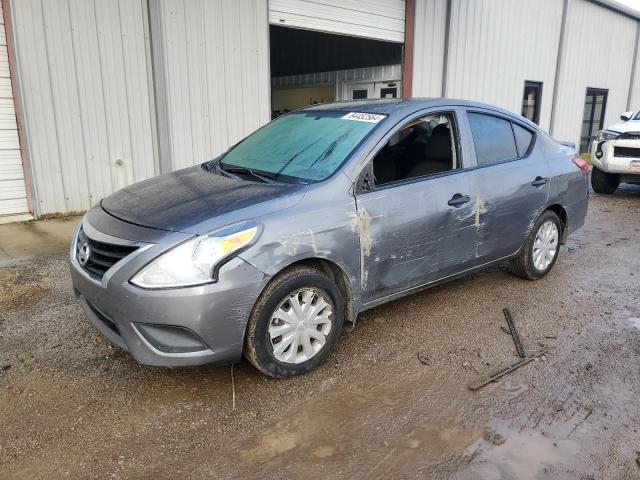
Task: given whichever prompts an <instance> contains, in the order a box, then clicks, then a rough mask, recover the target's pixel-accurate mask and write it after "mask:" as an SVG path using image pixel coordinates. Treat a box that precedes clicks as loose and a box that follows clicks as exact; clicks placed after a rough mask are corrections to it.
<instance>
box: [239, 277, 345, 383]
mask: <svg viewBox="0 0 640 480" xmlns="http://www.w3.org/2000/svg"><path fill="white" fill-rule="evenodd" d="M343 321H344V298H343V296H342V293H341V292H340V289H339V288H338V286H337V285H336V283H335V282H334V281H333V279H332V278H330V277H329V276H328V275H327V274H325V273H324V272H322V271H320V270H317V269H315V268H311V267H307V266H300V267H294V268H292V269H290V270H288V271H286V272H284V273H281V274H280V275H278V276H276V277H275V278H274V279H273V280H272V281H271V282H270V283H269V285H267V287H266V288H265V290H264V292H262V294H261V295H260V297H259V298H258V301H257V302H256V305H255V307H254V309H253V311H252V313H251V317H250V318H249V323H248V324H247V333H246V336H245V345H244V355H245V357H246V358H247V360H249V361H250V362H251V363H252V364H253V365H254V366H255V367H256V368H257V369H258V370H260V371H261V372H263V373H265V374H266V375H269V376H271V377H277V378H284V377H291V376H294V375H300V374H302V373H306V372H308V371H309V370H311V369H313V368H315V367H317V366H318V365H319V364H320V363H322V362H323V361H324V360H325V359H326V358H327V357H328V356H329V354H330V353H331V350H332V349H333V347H334V345H335V344H336V342H337V341H338V337H339V336H340V333H341V331H342V324H343Z"/></svg>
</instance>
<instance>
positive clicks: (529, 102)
mask: <svg viewBox="0 0 640 480" xmlns="http://www.w3.org/2000/svg"><path fill="white" fill-rule="evenodd" d="M541 101H542V82H530V81H526V82H524V97H523V98H522V116H523V117H525V118H528V119H529V120H531V121H532V122H533V123H539V122H540V102H541Z"/></svg>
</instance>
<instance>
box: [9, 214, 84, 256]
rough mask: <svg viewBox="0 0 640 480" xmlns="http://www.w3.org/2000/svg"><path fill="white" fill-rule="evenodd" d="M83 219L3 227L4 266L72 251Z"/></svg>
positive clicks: (41, 221) (24, 223) (30, 222)
mask: <svg viewBox="0 0 640 480" xmlns="http://www.w3.org/2000/svg"><path fill="white" fill-rule="evenodd" d="M79 221H80V217H79V216H73V217H64V218H55V219H48V220H38V221H28V222H21V223H9V224H4V225H0V267H7V266H12V265H16V264H17V263H20V262H22V261H24V260H28V259H30V258H33V257H35V256H40V255H48V254H52V253H59V252H60V251H62V250H65V249H67V248H69V245H70V243H71V238H72V237H73V233H74V232H75V229H76V227H77V225H78V222H79Z"/></svg>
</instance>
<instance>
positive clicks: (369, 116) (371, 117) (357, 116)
mask: <svg viewBox="0 0 640 480" xmlns="http://www.w3.org/2000/svg"><path fill="white" fill-rule="evenodd" d="M342 119H343V120H356V121H358V122H371V123H378V122H379V121H380V120H382V119H384V115H378V114H377V113H361V112H349V113H347V114H346V115H345V116H344V117H342Z"/></svg>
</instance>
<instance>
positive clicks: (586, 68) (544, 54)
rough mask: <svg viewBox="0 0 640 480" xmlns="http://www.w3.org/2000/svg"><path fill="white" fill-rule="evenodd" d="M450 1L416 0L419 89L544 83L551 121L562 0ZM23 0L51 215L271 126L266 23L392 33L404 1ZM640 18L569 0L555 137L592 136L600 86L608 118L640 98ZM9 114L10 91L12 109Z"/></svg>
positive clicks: (31, 112)
mask: <svg viewBox="0 0 640 480" xmlns="http://www.w3.org/2000/svg"><path fill="white" fill-rule="evenodd" d="M447 3H448V0H416V19H415V45H414V73H413V95H414V96H437V95H440V94H441V93H442V90H443V83H444V90H445V93H446V95H447V96H451V97H463V98H470V99H478V100H483V101H487V102H490V103H495V104H498V105H501V106H504V107H506V108H508V109H510V110H513V111H516V112H519V111H520V109H521V102H522V94H523V88H524V81H525V80H534V81H542V82H543V94H542V109H541V124H542V126H543V127H545V128H549V125H550V123H551V122H550V120H551V119H550V115H551V110H552V109H551V101H552V98H553V92H554V87H555V86H554V80H555V64H556V61H557V58H558V46H559V44H560V42H559V37H560V31H561V28H560V24H561V18H562V5H563V3H564V2H563V1H562V0H540V1H533V0H520V1H518V2H513V1H511V0H477V1H474V2H468V1H464V0H450V5H451V8H450V24H449V26H450V28H449V30H447V21H446V20H447ZM10 5H11V16H12V20H13V26H14V36H15V38H14V40H15V42H14V43H15V45H16V46H15V48H16V56H17V66H18V68H17V72H16V73H17V76H18V84H19V86H20V93H21V95H20V101H21V108H22V114H23V117H24V122H23V123H24V133H25V137H26V141H27V145H28V154H29V157H30V161H31V167H32V171H33V179H32V184H33V187H34V196H35V198H34V200H35V202H34V206H35V208H36V213H37V214H40V215H41V214H46V213H56V212H70V211H80V210H85V209H87V208H88V207H89V206H90V205H91V204H93V203H94V202H95V201H97V200H98V199H99V198H101V197H103V196H105V195H108V194H109V193H111V192H112V191H114V190H116V189H118V188H120V187H122V186H124V185H127V184H129V183H131V182H134V181H138V180H141V179H144V178H147V177H149V176H152V175H154V174H155V173H158V172H160V171H169V170H173V169H176V168H180V167H184V166H188V165H193V164H196V163H199V162H201V161H203V160H207V159H209V158H212V157H214V156H216V155H217V154H219V153H221V152H222V151H224V150H225V149H226V148H227V147H228V146H229V145H231V144H233V143H234V142H236V141H237V140H239V139H241V138H242V137H244V136H245V135H247V134H248V133H250V132H251V131H253V130H255V129H256V128H258V127H259V126H260V125H262V124H264V123H266V122H267V121H268V120H269V116H270V115H269V112H270V106H269V103H270V98H269V97H270V78H269V47H268V25H269V22H271V23H274V24H278V25H287V26H295V27H298V28H312V29H314V30H320V31H333V32H339V33H343V34H350V35H362V36H368V37H371V38H378V39H384V40H392V41H402V40H403V35H404V33H403V32H404V1H403V0H393V1H391V2H387V1H383V0H375V2H374V3H373V4H372V3H371V2H364V1H360V0H347V1H340V2H339V1H338V0H322V1H321V0H270V1H269V2H267V0H238V1H234V2H227V1H225V0H192V1H188V2H187V1H183V0H102V1H94V2H88V1H84V0H48V1H42V0H10ZM147 9H148V10H147ZM365 10H366V11H365ZM373 12H375V13H373ZM372 15H373V16H372ZM303 17H304V18H303ZM374 17H375V18H374ZM149 19H151V22H149ZM308 22H311V23H308ZM638 29H639V27H638V22H637V20H634V19H632V18H629V17H628V16H625V15H623V14H621V13H619V12H614V11H612V10H611V9H607V8H604V7H602V6H599V5H597V4H596V3H595V2H590V1H586V0H569V9H568V19H567V23H566V30H565V36H564V38H565V40H564V43H563V45H564V47H563V49H562V54H563V56H562V65H561V70H560V72H559V79H560V84H559V85H558V86H557V98H558V102H557V106H556V108H555V131H554V132H552V133H553V134H555V136H556V137H558V138H564V139H569V140H572V141H576V142H577V140H578V139H579V132H580V123H581V121H580V120H581V115H582V109H583V105H584V94H585V90H586V87H587V86H589V87H599V88H607V89H609V98H608V104H607V117H606V122H607V123H611V122H613V121H616V120H617V116H618V115H619V113H620V112H621V111H623V110H625V109H626V104H627V102H628V101H629V100H630V101H631V104H632V107H633V108H638V107H639V106H640V105H639V104H640V85H639V84H640V82H638V81H637V79H638V78H640V63H639V62H640V58H639V57H636V60H635V61H636V63H639V64H638V67H637V68H636V81H631V78H630V77H631V61H630V58H632V56H633V48H634V45H635V38H636V36H637V32H638ZM150 31H151V32H150ZM447 42H448V44H447ZM151 44H152V45H151ZM446 45H448V48H445V46H446ZM2 47H3V46H2V45H0V53H1V50H2ZM152 52H153V55H154V56H153V61H152V58H151V54H152ZM0 63H1V62H0ZM0 66H1V65H0ZM1 78H2V75H1V72H0V79H1ZM5 80H6V79H5ZM443 80H444V81H443ZM0 82H1V80H0ZM5 83H6V81H5ZM630 85H631V86H632V87H633V88H632V91H631V92H630V91H629V88H630ZM5 86H6V85H5ZM0 90H1V85H0ZM0 101H1V99H0ZM7 112H8V111H7ZM7 112H5V110H4V109H1V104H0V115H4V114H5V113H7ZM3 118H4V117H3V116H0V121H2V120H3ZM7 118H8V119H9V120H10V119H11V118H14V117H12V116H11V112H8V117H7ZM156 122H157V124H158V125H157V127H156ZM14 163H15V162H14ZM17 166H18V167H19V165H17ZM14 167H16V165H14V166H12V167H11V168H14ZM1 168H4V166H3V167H1ZM14 170H16V172H17V173H18V175H19V174H20V171H21V170H20V169H19V168H14ZM21 208H23V207H21Z"/></svg>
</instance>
